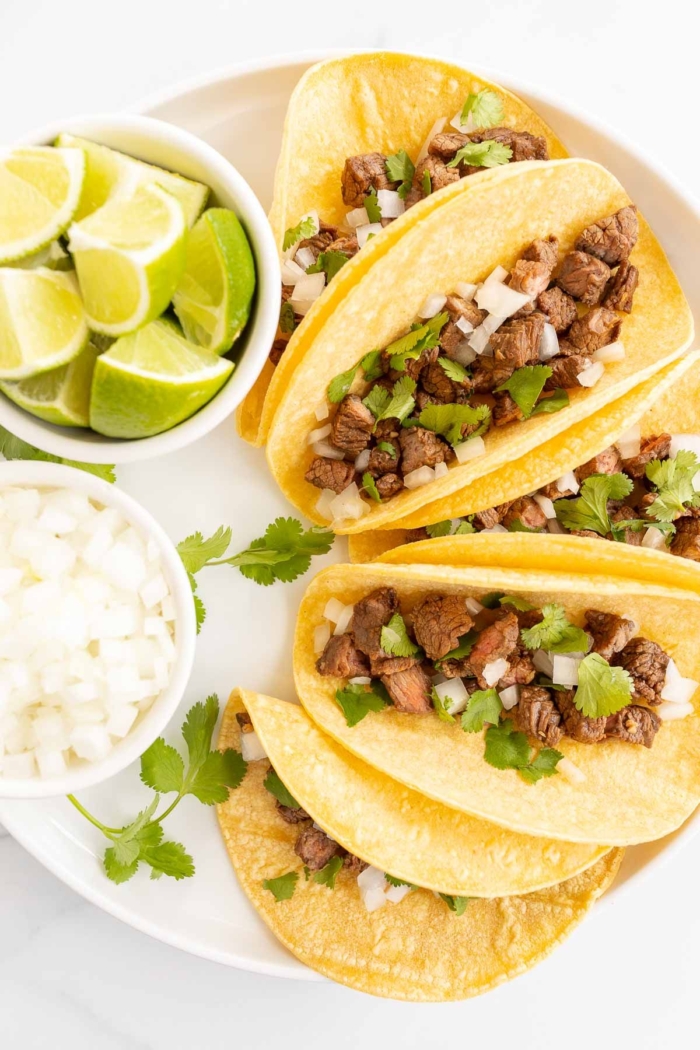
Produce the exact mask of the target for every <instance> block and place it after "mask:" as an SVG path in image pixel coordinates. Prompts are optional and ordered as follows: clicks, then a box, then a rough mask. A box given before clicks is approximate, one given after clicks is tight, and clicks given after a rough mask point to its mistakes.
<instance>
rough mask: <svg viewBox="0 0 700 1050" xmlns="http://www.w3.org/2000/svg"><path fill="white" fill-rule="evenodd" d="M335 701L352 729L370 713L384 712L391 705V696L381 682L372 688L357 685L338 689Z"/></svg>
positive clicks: (375, 683) (374, 684) (374, 683)
mask: <svg viewBox="0 0 700 1050" xmlns="http://www.w3.org/2000/svg"><path fill="white" fill-rule="evenodd" d="M335 699H336V701H337V703H338V706H339V707H340V709H341V711H342V712H343V714H344V715H345V721H346V722H347V724H348V726H349V727H350V728H351V729H352V727H353V726H356V725H357V724H358V722H361V721H362V719H363V718H364V717H365V716H366V715H368V714H369V713H370V711H383V710H384V708H385V707H386V706H387V704H389V703H390V700H389V695H388V693H387V691H386V689H385V688H384V686H383V685H382V683H381V682H373V683H372V685H371V686H370V687H366V686H364V685H360V684H359V683H355V684H354V685H346V686H345V688H344V689H338V690H337V691H336V694H335Z"/></svg>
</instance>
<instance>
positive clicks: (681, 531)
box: [671, 518, 700, 561]
mask: <svg viewBox="0 0 700 1050" xmlns="http://www.w3.org/2000/svg"><path fill="white" fill-rule="evenodd" d="M671 554H678V555H679V557H681V558H689V559H690V560H691V561H700V519H698V518H680V519H679V520H678V521H676V533H675V535H674V537H673V539H672V540H671Z"/></svg>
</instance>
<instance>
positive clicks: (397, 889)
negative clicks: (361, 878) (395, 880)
mask: <svg viewBox="0 0 700 1050" xmlns="http://www.w3.org/2000/svg"><path fill="white" fill-rule="evenodd" d="M410 892H411V887H410V886H391V885H389V884H388V883H387V890H386V892H385V894H384V896H385V897H386V899H387V900H388V901H391V903H392V904H400V903H401V901H402V900H403V899H404V897H405V896H407V894H409V893H410Z"/></svg>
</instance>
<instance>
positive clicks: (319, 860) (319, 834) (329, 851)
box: [294, 824, 341, 871]
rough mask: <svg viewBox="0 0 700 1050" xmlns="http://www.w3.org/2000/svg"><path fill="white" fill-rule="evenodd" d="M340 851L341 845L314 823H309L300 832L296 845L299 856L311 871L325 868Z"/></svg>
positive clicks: (295, 848) (295, 849)
mask: <svg viewBox="0 0 700 1050" xmlns="http://www.w3.org/2000/svg"><path fill="white" fill-rule="evenodd" d="M340 851H341V847H340V846H339V845H338V843H337V842H334V841H333V839H332V838H330V837H329V836H328V835H326V833H325V831H321V829H320V828H317V827H315V826H314V825H313V824H307V825H306V827H304V828H303V829H302V830H301V831H300V832H299V837H298V839H297V841H296V845H295V846H294V852H295V853H296V855H297V857H301V859H302V860H303V862H304V864H306V867H307V868H308V869H309V870H310V871H320V870H321V868H325V866H326V864H328V862H329V860H332V858H333V857H335V856H336V855H337V854H338V853H340Z"/></svg>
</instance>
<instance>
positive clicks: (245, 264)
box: [173, 208, 255, 354]
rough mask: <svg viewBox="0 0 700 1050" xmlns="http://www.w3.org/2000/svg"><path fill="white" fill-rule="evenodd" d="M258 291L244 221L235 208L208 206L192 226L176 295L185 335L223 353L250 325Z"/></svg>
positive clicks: (214, 350)
mask: <svg viewBox="0 0 700 1050" xmlns="http://www.w3.org/2000/svg"><path fill="white" fill-rule="evenodd" d="M254 291H255V263H254V261H253V253H252V251H251V250H250V245H249V244H248V239H247V237H246V235H245V233H244V232H243V227H242V226H241V224H240V222H239V221H238V218H237V217H236V215H235V214H234V212H232V211H228V209H226V208H210V209H209V210H208V211H205V213H204V215H202V217H201V219H199V220H198V221H197V222H196V223H195V225H194V227H193V228H192V230H191V231H190V235H189V238H188V241H187V263H186V265H185V272H184V274H183V275H182V278H181V280H180V284H179V285H178V289H177V291H176V292H175V296H174V298H173V306H174V307H175V313H176V314H177V316H178V318H179V320H180V324H181V325H182V327H183V329H184V332H185V335H186V336H187V338H188V339H191V340H192V342H193V343H197V344H198V345H199V346H204V347H206V349H207V350H211V351H212V353H214V354H225V353H226V351H227V350H230V349H231V347H232V346H233V343H234V341H235V340H236V339H237V338H238V336H239V335H240V334H241V332H242V331H243V328H244V327H245V325H246V322H247V320H248V317H249V315H250V304H251V302H252V299H253V292H254Z"/></svg>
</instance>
